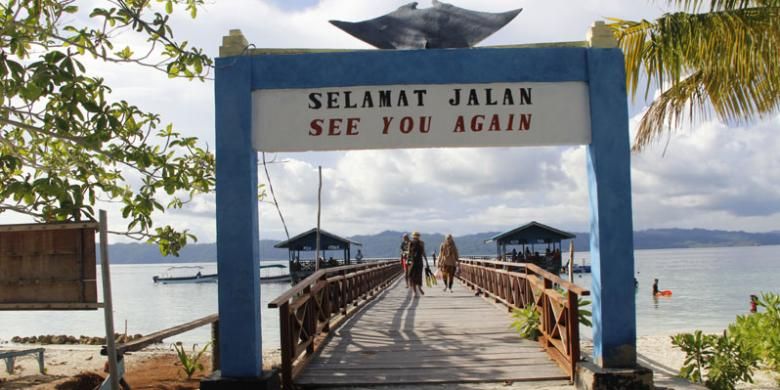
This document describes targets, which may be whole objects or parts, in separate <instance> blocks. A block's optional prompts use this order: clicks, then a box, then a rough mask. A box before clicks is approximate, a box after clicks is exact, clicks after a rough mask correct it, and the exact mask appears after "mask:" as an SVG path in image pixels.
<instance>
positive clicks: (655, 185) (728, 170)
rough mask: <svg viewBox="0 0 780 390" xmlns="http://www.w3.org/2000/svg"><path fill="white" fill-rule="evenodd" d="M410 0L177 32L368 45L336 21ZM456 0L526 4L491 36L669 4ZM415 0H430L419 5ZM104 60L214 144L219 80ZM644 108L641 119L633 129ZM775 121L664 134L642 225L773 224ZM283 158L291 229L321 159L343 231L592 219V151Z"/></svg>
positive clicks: (534, 37) (584, 24) (274, 4)
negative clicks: (588, 160) (588, 168)
mask: <svg viewBox="0 0 780 390" xmlns="http://www.w3.org/2000/svg"><path fill="white" fill-rule="evenodd" d="M406 3H408V1H406V0H399V1H388V0H382V1H371V2H368V1H355V0H321V1H316V0H302V1H299V2H297V3H295V4H292V5H291V3H288V2H282V1H281V0H278V1H276V0H275V1H258V0H230V1H218V2H212V3H211V4H209V5H208V6H206V7H205V8H204V9H203V10H202V11H201V12H200V15H199V17H198V18H197V19H196V20H190V19H189V17H187V16H185V15H178V14H177V15H175V17H174V23H175V24H174V31H175V33H176V36H177V38H179V39H185V40H188V41H189V42H190V44H191V45H194V46H198V47H202V48H204V49H205V50H206V52H207V53H210V54H211V55H216V53H217V49H218V46H219V45H220V42H221V38H222V36H223V35H226V34H227V32H228V30H229V29H233V28H240V29H241V30H242V31H243V33H244V35H245V36H246V37H247V39H248V40H249V41H250V42H251V43H252V44H254V45H255V46H256V47H260V48H262V47H267V48H288V47H291V48H368V46H367V45H366V44H364V43H362V42H360V41H358V40H356V39H355V38H352V37H351V36H349V35H348V34H346V33H344V32H342V31H340V30H338V29H336V28H335V27H333V26H331V25H330V24H329V23H328V20H329V19H340V20H348V21H359V20H364V19H369V18H373V17H376V16H379V15H381V14H384V13H387V12H390V11H392V10H394V9H395V8H397V7H399V6H401V5H403V4H406ZM452 3H454V4H455V5H457V6H460V7H463V8H469V9H475V10H481V11H490V12H498V11H505V10H509V9H513V8H517V7H522V8H524V11H523V12H522V13H521V14H520V15H519V16H518V17H517V18H516V19H515V20H514V21H512V22H511V23H510V24H509V25H507V26H506V27H505V28H504V29H502V30H500V31H499V32H498V33H496V34H495V35H494V36H492V37H490V38H488V39H486V40H485V41H484V42H483V43H482V45H506V44H517V43H530V42H556V41H577V40H584V38H585V33H586V31H587V29H588V27H589V26H590V25H591V23H592V22H593V21H594V20H597V19H603V18H605V17H621V18H626V19H639V18H647V19H651V18H653V17H654V16H657V15H659V14H660V13H661V12H663V9H662V7H663V4H661V3H660V2H651V1H641V0H640V1H631V2H626V1H618V0H607V1H601V0H584V1H577V2H573V1H570V0H549V1H525V2H517V1H510V0H496V1H491V2H484V1H477V0H462V1H455V0H453V1H452ZM659 4H660V5H659ZM419 6H420V7H428V6H430V3H429V2H427V1H422V2H420V5H419ZM90 65H94V63H93V62H90ZM97 69H98V71H99V73H100V74H102V75H103V76H104V77H106V79H107V84H108V85H110V86H112V87H113V89H114V92H113V94H112V97H113V98H115V99H127V100H129V101H131V102H133V103H134V104H137V105H139V106H141V107H142V108H143V109H148V110H153V111H156V112H159V113H160V114H161V117H162V120H163V123H167V122H173V123H174V124H175V125H176V127H177V128H178V129H181V130H182V131H185V132H186V133H187V134H192V135H196V136H198V137H200V138H201V139H202V140H203V141H205V142H208V144H210V145H213V144H214V142H213V140H214V136H213V123H214V101H213V82H210V81H209V82H205V83H201V82H187V81H184V80H169V79H167V77H166V76H165V75H162V74H159V73H155V72H153V71H149V70H148V69H144V68H133V67H127V66H115V65H99V66H98V67H97ZM632 112H639V114H641V107H639V106H634V107H632ZM637 117H638V116H637ZM637 117H634V118H632V124H631V127H632V133H633V129H634V128H635V127H636V122H637ZM779 127H780V119H778V118H777V117H776V118H774V119H772V120H768V121H765V122H762V123H759V124H754V125H751V126H742V127H731V128H729V127H725V126H722V125H719V124H716V123H711V122H708V123H703V124H701V125H699V126H697V128H696V129H695V130H693V131H692V130H690V129H686V130H684V131H681V132H679V133H677V134H675V135H674V136H673V137H672V139H671V142H670V144H669V146H668V148H667V147H666V145H665V144H659V145H656V146H653V147H651V148H649V149H648V150H647V151H645V152H642V153H641V154H634V155H633V158H632V160H633V168H632V178H633V204H634V223H635V227H636V228H638V229H645V228H653V227H704V228H721V229H744V230H753V231H760V230H777V229H778V226H777V223H776V221H777V217H778V214H777V213H778V212H779V211H780V210H778V208H780V206H778V205H780V186H779V185H778V184H777V183H780V157H778V154H777V153H776V150H778V149H780V137H777V135H776V134H775V133H776V131H777V129H778V128H779ZM664 150H666V152H665V154H664ZM278 158H279V159H282V160H288V162H286V163H283V164H273V165H271V166H270V172H271V176H272V179H273V183H274V187H275V189H276V194H277V195H278V197H279V202H280V205H281V207H282V210H283V212H284V215H285V218H286V220H287V222H288V225H289V227H290V229H291V232H290V233H291V234H296V233H298V232H300V231H303V230H306V229H309V228H311V227H312V226H314V225H315V223H316V190H317V172H316V167H317V165H318V164H321V165H323V167H324V168H323V176H324V183H325V184H324V191H323V205H324V207H323V226H324V227H325V228H326V229H329V230H332V231H333V232H336V233H339V234H344V235H351V234H359V233H371V232H379V231H382V230H387V229H396V230H412V229H416V230H421V231H431V232H433V231H436V232H453V233H456V234H464V233H472V232H481V231H490V230H493V231H495V230H504V229H508V228H511V227H514V226H516V225H519V224H522V223H525V222H527V221H528V220H539V221H541V222H544V223H549V224H551V225H553V226H558V227H560V228H562V229H566V230H573V231H583V230H587V227H588V218H589V217H588V212H589V208H588V195H587V194H588V191H587V177H586V172H585V148H584V147H574V148H573V147H561V148H516V149H508V148H491V149H428V150H397V151H354V152H339V153H295V154H280V155H278ZM260 172H261V178H260V181H261V182H264V181H265V179H264V177H263V174H262V170H260ZM259 209H260V225H261V232H262V234H263V237H270V238H281V237H283V236H284V233H283V229H282V226H281V223H280V222H279V218H278V215H277V213H276V211H275V209H274V208H273V206H271V205H269V204H267V203H262V204H261V205H260V207H259ZM213 210H214V197H213V195H210V196H205V197H199V198H196V200H195V201H194V202H193V203H192V204H190V205H188V206H187V208H186V209H185V210H181V211H174V212H170V213H167V214H166V215H165V216H163V217H161V218H160V220H159V222H158V224H165V223H173V224H176V225H177V226H181V227H186V228H190V229H191V230H192V231H193V232H195V233H196V234H198V235H199V236H200V238H201V241H205V242H208V241H212V240H213V239H214V237H215V234H214V229H215V222H214V219H213V213H214V211H213ZM115 215H117V216H118V215H119V214H115ZM2 219H3V221H4V222H5V221H7V220H8V217H7V216H6V215H3V216H2ZM12 220H14V221H16V218H14V219H12ZM113 220H114V221H118V217H114V218H113Z"/></svg>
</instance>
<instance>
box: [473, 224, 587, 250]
mask: <svg viewBox="0 0 780 390" xmlns="http://www.w3.org/2000/svg"><path fill="white" fill-rule="evenodd" d="M574 237H576V236H575V235H574V234H571V233H568V232H564V231H562V230H558V229H556V228H553V227H550V226H547V225H544V224H541V223H539V222H536V221H532V222H530V223H528V224H525V225H523V226H520V227H519V228H515V229H512V230H510V231H508V232H504V233H501V234H497V235H495V236H493V237H491V238H490V239H489V240H487V241H486V242H494V241H495V242H496V243H498V244H510V245H511V244H522V243H526V244H527V243H534V242H538V241H540V240H541V241H544V242H553V241H561V240H565V239H571V238H574Z"/></svg>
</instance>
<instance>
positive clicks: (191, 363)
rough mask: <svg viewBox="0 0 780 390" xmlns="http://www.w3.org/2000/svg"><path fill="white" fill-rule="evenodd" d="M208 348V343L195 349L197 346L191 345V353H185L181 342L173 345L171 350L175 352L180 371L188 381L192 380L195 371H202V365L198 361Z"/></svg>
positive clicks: (209, 344)
mask: <svg viewBox="0 0 780 390" xmlns="http://www.w3.org/2000/svg"><path fill="white" fill-rule="evenodd" d="M209 346H211V343H210V342H209V343H206V345H204V346H203V348H201V349H197V344H193V345H192V352H191V353H187V351H186V350H185V349H184V344H182V343H181V342H177V343H175V344H173V348H174V349H175V350H176V356H177V357H178V358H179V363H181V369H182V371H184V374H185V375H187V379H188V380H189V379H192V375H193V374H195V371H196V370H197V371H203V363H201V362H200V360H201V358H202V357H203V354H204V353H206V350H208V348H209Z"/></svg>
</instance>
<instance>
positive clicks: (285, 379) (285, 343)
mask: <svg viewBox="0 0 780 390" xmlns="http://www.w3.org/2000/svg"><path fill="white" fill-rule="evenodd" d="M279 332H280V336H281V339H280V340H279V344H280V347H281V350H282V387H283V388H285V389H292V385H293V383H292V355H293V351H294V350H295V343H294V342H293V339H292V333H291V332H290V304H289V303H288V302H285V303H284V304H283V305H282V306H279Z"/></svg>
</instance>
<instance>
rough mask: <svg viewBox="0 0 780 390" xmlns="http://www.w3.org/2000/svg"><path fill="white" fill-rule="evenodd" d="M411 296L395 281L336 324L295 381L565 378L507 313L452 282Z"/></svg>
mask: <svg viewBox="0 0 780 390" xmlns="http://www.w3.org/2000/svg"><path fill="white" fill-rule="evenodd" d="M442 287H443V286H442V285H441V284H439V285H438V286H434V287H433V288H428V289H425V292H426V295H425V296H423V297H419V298H415V297H414V296H413V295H412V294H411V293H410V290H408V289H406V288H405V287H404V283H403V281H402V280H399V281H396V282H395V283H394V284H393V285H392V286H391V287H390V288H389V289H388V290H387V291H385V292H383V293H382V294H380V296H378V297H377V299H376V300H375V301H373V302H371V303H370V304H368V305H367V307H366V308H365V309H364V310H362V311H360V312H359V313H358V314H356V315H355V316H354V317H353V318H351V319H350V320H348V321H347V322H345V323H344V324H343V325H342V326H341V327H340V328H339V329H337V330H336V331H335V332H334V333H333V335H332V337H331V339H330V340H329V341H328V343H327V345H325V346H324V347H323V348H322V350H321V351H320V352H319V353H318V354H317V355H316V356H315V357H314V358H313V359H312V361H311V362H310V363H309V364H308V366H307V367H306V368H305V369H304V370H303V373H302V374H301V375H300V376H299V377H298V378H296V380H295V383H296V384H297V385H299V386H304V387H338V386H372V385H414V384H444V383H487V382H498V383H509V382H520V381H533V382H538V381H545V382H546V381H549V383H550V384H551V385H559V384H568V376H567V375H566V374H565V373H564V372H563V371H562V370H561V369H560V368H559V367H558V366H557V365H556V364H555V362H553V361H552V360H551V359H550V358H549V357H548V355H547V354H546V353H545V352H544V350H542V348H541V347H540V346H539V344H538V343H536V342H533V341H528V340H523V339H521V338H520V337H519V336H518V335H517V334H516V333H514V332H513V331H512V330H510V329H509V323H510V322H511V319H510V317H509V314H508V313H507V312H506V311H504V310H501V309H499V308H498V307H496V306H494V305H491V304H490V303H489V302H486V301H485V300H484V299H482V298H481V297H477V296H474V292H472V291H471V290H469V289H468V288H466V287H464V286H462V285H460V284H456V286H454V288H453V289H454V292H453V293H450V292H443V291H442Z"/></svg>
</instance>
